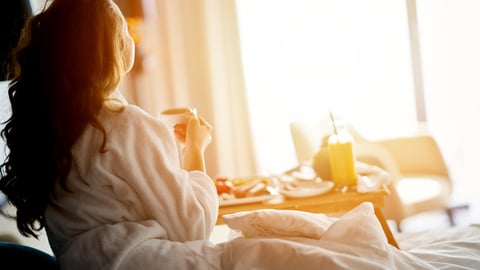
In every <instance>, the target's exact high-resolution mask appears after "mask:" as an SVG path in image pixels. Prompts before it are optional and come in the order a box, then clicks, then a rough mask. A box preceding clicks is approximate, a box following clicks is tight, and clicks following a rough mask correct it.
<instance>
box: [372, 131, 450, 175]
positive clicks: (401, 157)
mask: <svg viewBox="0 0 480 270" xmlns="http://www.w3.org/2000/svg"><path fill="white" fill-rule="evenodd" d="M373 143H376V144H378V145H379V146H381V147H383V148H384V149H385V150H386V151H388V152H389V153H390V154H391V156H392V157H393V158H394V160H395V163H396V164H397V166H398V169H399V171H400V173H402V174H433V175H441V176H445V177H449V173H448V169H447V166H446V164H445V161H444V159H443V156H442V153H441V151H440V148H439V146H438V144H437V143H436V141H435V139H434V138H433V137H432V136H430V135H419V136H412V137H400V138H393V139H386V140H380V141H375V142H373Z"/></svg>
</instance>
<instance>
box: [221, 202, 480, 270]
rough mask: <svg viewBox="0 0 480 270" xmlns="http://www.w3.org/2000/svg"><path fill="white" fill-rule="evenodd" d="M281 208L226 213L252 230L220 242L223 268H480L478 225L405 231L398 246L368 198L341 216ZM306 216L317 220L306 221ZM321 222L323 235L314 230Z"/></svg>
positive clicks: (237, 226)
mask: <svg viewBox="0 0 480 270" xmlns="http://www.w3.org/2000/svg"><path fill="white" fill-rule="evenodd" d="M255 212H256V213H255ZM280 212H282V211H280ZM280 212H276V211H274V212H269V211H264V210H259V211H254V212H244V213H238V214H233V217H232V216H227V217H226V219H225V221H226V223H227V224H228V225H229V226H231V227H233V228H235V233H236V234H237V235H238V234H240V235H242V233H241V232H242V231H244V232H248V233H247V236H240V237H239V238H234V239H230V240H228V241H226V242H223V243H221V244H219V245H220V246H222V247H223V248H224V251H225V252H224V254H223V257H222V260H223V261H222V267H223V269H402V270H403V269H480V226H475V225H472V226H470V227H468V228H456V229H448V230H444V231H437V232H426V233H424V234H422V233H416V234H410V235H404V236H402V237H401V238H399V239H398V240H399V244H400V246H401V250H398V249H396V248H395V247H393V246H391V245H389V244H388V243H387V240H386V237H385V235H384V234H383V231H382V228H381V225H380V223H379V222H378V220H377V219H376V217H375V215H374V211H373V207H372V205H371V204H370V203H364V204H362V205H360V206H359V207H357V208H355V209H354V210H352V211H350V212H348V213H347V214H345V215H344V216H342V217H340V218H339V219H338V220H337V219H331V218H330V219H324V217H325V216H322V215H315V214H308V213H302V214H301V217H300V215H297V214H295V212H294V211H291V212H289V213H280ZM273 213H276V214H273ZM296 215H297V216H296ZM306 216H310V218H311V220H316V221H314V222H307V223H305V217H306ZM282 219H283V222H282ZM245 220H248V222H244V221H245ZM319 220H322V222H319ZM325 222H330V225H329V226H328V224H327V226H326V223H325ZM268 224H270V229H267V227H268ZM284 224H286V225H285V226H284ZM317 225H318V226H319V227H318V231H319V232H323V233H321V235H318V233H312V232H313V228H314V226H317ZM288 228H290V229H288ZM292 232H297V235H296V236H292ZM298 232H300V233H298ZM235 233H232V234H229V235H230V236H232V235H236V234H235Z"/></svg>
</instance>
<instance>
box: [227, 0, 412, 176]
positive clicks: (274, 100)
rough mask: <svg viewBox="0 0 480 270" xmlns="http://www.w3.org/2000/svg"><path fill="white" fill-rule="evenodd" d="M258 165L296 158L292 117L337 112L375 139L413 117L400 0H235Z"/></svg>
mask: <svg viewBox="0 0 480 270" xmlns="http://www.w3.org/2000/svg"><path fill="white" fill-rule="evenodd" d="M236 3H237V12H238V20H239V30H240V39H241V50H242V57H243V64H244V74H245V80H246V88H247V94H248V101H249V106H250V107H249V109H250V112H251V115H252V119H251V122H252V126H253V133H254V138H255V142H256V145H257V150H258V154H259V159H260V160H261V162H262V164H261V166H262V167H263V168H264V169H265V170H269V171H272V172H276V171H282V170H285V169H286V168H289V167H291V166H293V165H295V164H296V159H295V153H294V149H293V144H292V140H291V137H290V131H289V123H290V121H292V120H298V119H304V118H305V119H308V118H324V117H325V116H327V115H328V111H329V110H331V111H332V112H333V113H336V114H339V115H342V116H343V117H345V118H346V119H347V120H348V121H349V122H350V123H352V124H353V125H354V126H355V127H356V128H357V129H359V130H360V132H361V133H363V135H364V136H366V137H370V138H374V137H375V138H378V137H382V136H386V135H388V134H390V133H389V132H395V131H397V130H401V129H403V128H405V127H410V126H412V125H415V124H416V111H415V92H414V85H413V79H412V78H413V77H412V66H411V52H410V44H409V32H408V21H407V20H408V17H407V7H406V4H405V1H404V0H392V1H383V0H362V1H358V0H335V1H328V0H262V1H258V0H237V2H236Z"/></svg>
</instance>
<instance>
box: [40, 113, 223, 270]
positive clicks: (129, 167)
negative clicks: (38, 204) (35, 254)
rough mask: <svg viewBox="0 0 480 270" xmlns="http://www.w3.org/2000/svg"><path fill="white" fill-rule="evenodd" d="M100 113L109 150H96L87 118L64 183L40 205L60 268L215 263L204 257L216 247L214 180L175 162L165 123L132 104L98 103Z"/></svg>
mask: <svg viewBox="0 0 480 270" xmlns="http://www.w3.org/2000/svg"><path fill="white" fill-rule="evenodd" d="M100 120H101V122H102V124H103V125H104V127H105V129H106V132H107V136H108V139H107V145H106V149H107V151H106V152H105V153H99V147H100V145H101V143H102V139H103V137H102V134H101V133H100V132H99V130H98V129H95V128H93V127H91V126H89V127H88V128H87V129H86V130H85V131H84V133H83V134H82V135H81V137H80V138H79V139H78V141H77V142H76V143H75V145H74V147H73V162H72V168H71V171H70V173H69V175H68V179H67V186H68V188H69V190H70V191H66V190H63V189H62V188H60V186H59V185H57V186H56V187H55V195H56V196H55V197H53V198H52V200H51V203H50V204H49V206H48V207H47V210H46V220H47V228H46V229H47V234H48V238H49V241H50V245H51V247H52V250H53V252H54V253H55V255H56V257H57V259H58V261H59V262H60V265H61V267H62V269H145V268H143V266H146V265H150V266H151V265H158V269H194V268H198V269H215V268H219V267H218V266H214V265H210V263H211V262H219V261H220V259H219V258H210V257H209V256H217V255H216V254H217V252H216V251H215V250H216V249H218V247H214V246H213V245H212V244H211V243H210V242H209V241H208V238H209V236H210V234H211V232H212V230H213V227H214V225H215V221H216V218H217V214H218V198H217V195H216V190H215V186H214V184H213V182H212V180H211V178H210V177H209V176H207V175H206V174H205V173H203V172H200V171H192V172H187V171H185V170H183V169H181V167H180V164H179V161H178V160H179V158H178V153H177V149H176V146H175V138H174V136H173V132H172V129H171V127H167V126H166V124H165V123H164V122H162V121H160V120H158V119H155V118H153V117H152V116H150V115H148V114H147V113H145V112H144V111H142V110H141V109H139V108H138V107H136V106H133V105H127V106H126V108H125V110H124V111H123V112H120V113H119V112H113V111H109V110H107V109H103V110H102V111H101V113H100ZM205 249H213V250H211V251H208V252H205ZM139 254H141V256H139ZM204 254H205V255H204ZM206 254H208V255H206ZM218 256H219V255H218Z"/></svg>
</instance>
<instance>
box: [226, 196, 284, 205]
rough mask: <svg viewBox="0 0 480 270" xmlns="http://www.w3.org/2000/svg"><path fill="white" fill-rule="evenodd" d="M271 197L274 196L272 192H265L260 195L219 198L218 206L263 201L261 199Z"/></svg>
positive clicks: (264, 199)
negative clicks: (265, 193)
mask: <svg viewBox="0 0 480 270" xmlns="http://www.w3.org/2000/svg"><path fill="white" fill-rule="evenodd" d="M273 197H275V195H274V194H267V195H262V196H254V197H245V198H239V199H226V200H220V201H219V205H220V206H228V205H237V204H247V203H256V202H263V201H266V200H270V199H272V198H273Z"/></svg>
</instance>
